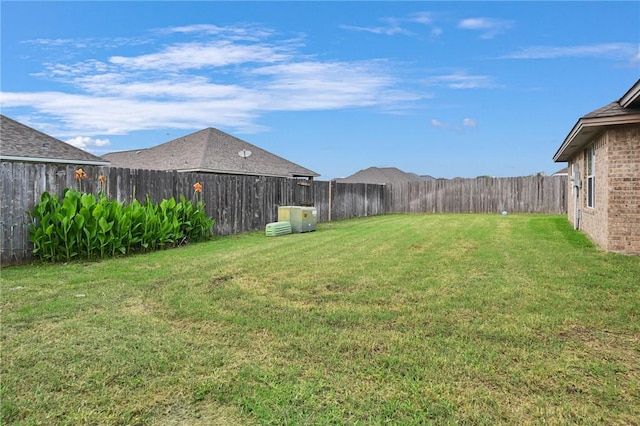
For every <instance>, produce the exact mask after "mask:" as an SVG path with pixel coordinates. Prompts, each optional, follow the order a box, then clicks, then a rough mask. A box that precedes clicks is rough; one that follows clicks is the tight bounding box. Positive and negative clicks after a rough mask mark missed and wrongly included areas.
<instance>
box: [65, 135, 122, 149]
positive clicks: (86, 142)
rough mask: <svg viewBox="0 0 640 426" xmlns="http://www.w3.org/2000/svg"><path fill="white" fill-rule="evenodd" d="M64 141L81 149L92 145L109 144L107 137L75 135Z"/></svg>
mask: <svg viewBox="0 0 640 426" xmlns="http://www.w3.org/2000/svg"><path fill="white" fill-rule="evenodd" d="M65 142H66V143H68V144H70V145H73V146H75V147H76V148H81V149H86V148H89V147H94V146H95V147H101V146H109V145H111V142H110V141H109V139H94V138H90V137H89V136H76V137H75V138H71V139H68V140H66V141H65Z"/></svg>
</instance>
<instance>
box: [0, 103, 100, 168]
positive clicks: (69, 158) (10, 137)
mask: <svg viewBox="0 0 640 426" xmlns="http://www.w3.org/2000/svg"><path fill="white" fill-rule="evenodd" d="M0 160H9V161H30V162H45V163H62V164H88V165H96V166H108V165H109V162H108V161H105V160H103V159H102V158H100V157H96V156H95V155H93V154H91V153H89V152H87V151H83V150H82V149H80V148H76V147H75V146H73V145H69V144H68V143H66V142H63V141H61V140H59V139H56V138H54V137H53V136H49V135H47V134H45V133H42V132H39V131H38V130H35V129H33V128H31V127H29V126H26V125H24V124H22V123H19V122H17V121H15V120H13V119H11V118H9V117H5V116H4V115H1V114H0Z"/></svg>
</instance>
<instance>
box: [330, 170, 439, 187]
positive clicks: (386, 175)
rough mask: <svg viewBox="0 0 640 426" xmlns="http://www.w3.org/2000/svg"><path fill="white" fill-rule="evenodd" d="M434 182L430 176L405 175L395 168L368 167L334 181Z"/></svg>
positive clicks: (405, 173) (381, 183)
mask: <svg viewBox="0 0 640 426" xmlns="http://www.w3.org/2000/svg"><path fill="white" fill-rule="evenodd" d="M426 180H434V178H432V177H430V176H418V175H417V174H415V173H407V172H403V171H402V170H400V169H398V168H396V167H369V168H368V169H364V170H360V171H359V172H357V173H355V174H353V175H351V176H348V177H346V178H339V179H336V182H339V183H373V184H379V185H384V184H388V183H405V182H419V181H426Z"/></svg>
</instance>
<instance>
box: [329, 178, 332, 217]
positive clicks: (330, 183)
mask: <svg viewBox="0 0 640 426" xmlns="http://www.w3.org/2000/svg"><path fill="white" fill-rule="evenodd" d="M332 184H333V181H332V180H330V181H329V222H331V207H332V206H331V186H332Z"/></svg>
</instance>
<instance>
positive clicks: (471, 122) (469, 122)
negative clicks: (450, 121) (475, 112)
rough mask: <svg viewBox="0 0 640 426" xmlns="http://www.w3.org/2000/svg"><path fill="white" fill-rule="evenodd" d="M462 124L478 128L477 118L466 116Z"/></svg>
mask: <svg viewBox="0 0 640 426" xmlns="http://www.w3.org/2000/svg"><path fill="white" fill-rule="evenodd" d="M462 125H463V126H464V127H468V128H470V129H475V128H476V119H475V118H465V119H464V120H462Z"/></svg>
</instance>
